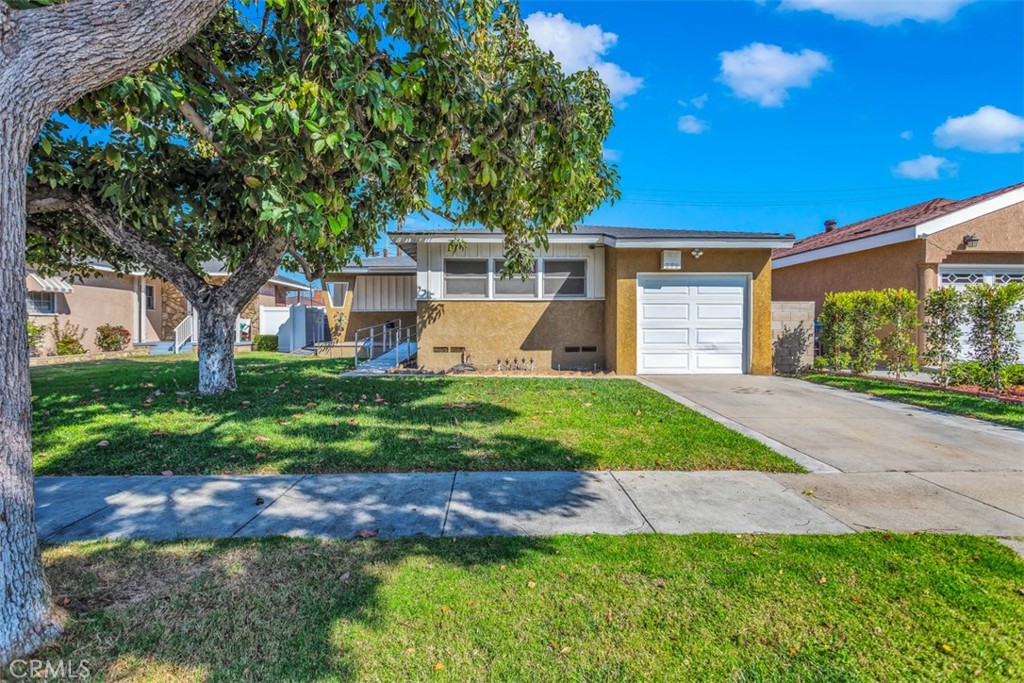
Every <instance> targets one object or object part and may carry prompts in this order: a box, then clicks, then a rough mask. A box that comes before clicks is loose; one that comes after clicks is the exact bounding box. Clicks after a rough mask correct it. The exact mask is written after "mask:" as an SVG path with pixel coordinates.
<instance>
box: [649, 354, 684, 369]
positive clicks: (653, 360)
mask: <svg viewBox="0 0 1024 683" xmlns="http://www.w3.org/2000/svg"><path fill="white" fill-rule="evenodd" d="M644 360H645V362H644V365H645V366H646V367H647V369H648V370H675V371H678V372H686V371H687V370H689V368H690V354H689V353H688V352H687V353H648V354H646V356H645V358H644Z"/></svg>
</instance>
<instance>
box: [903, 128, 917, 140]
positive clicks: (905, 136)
mask: <svg viewBox="0 0 1024 683" xmlns="http://www.w3.org/2000/svg"><path fill="white" fill-rule="evenodd" d="M912 137H914V131H912V130H905V131H903V132H902V133H900V140H909V139H910V138H912Z"/></svg>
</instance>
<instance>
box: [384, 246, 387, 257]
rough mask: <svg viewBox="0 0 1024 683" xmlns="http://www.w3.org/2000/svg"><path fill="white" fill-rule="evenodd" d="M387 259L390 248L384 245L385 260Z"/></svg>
mask: <svg viewBox="0 0 1024 683" xmlns="http://www.w3.org/2000/svg"><path fill="white" fill-rule="evenodd" d="M387 257H388V247H387V245H384V258H387Z"/></svg>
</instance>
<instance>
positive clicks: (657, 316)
mask: <svg viewBox="0 0 1024 683" xmlns="http://www.w3.org/2000/svg"><path fill="white" fill-rule="evenodd" d="M689 318H690V307H689V305H687V304H644V320H689Z"/></svg>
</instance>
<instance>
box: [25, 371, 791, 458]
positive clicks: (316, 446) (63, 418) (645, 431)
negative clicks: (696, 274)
mask: <svg viewBox="0 0 1024 683" xmlns="http://www.w3.org/2000/svg"><path fill="white" fill-rule="evenodd" d="M349 367H350V361H347V360H339V359H316V358H309V357H307V358H295V357H288V356H284V355H277V354H259V353H250V354H244V355H241V356H239V358H238V384H239V390H238V391H237V392H236V393H234V394H231V395H226V396H220V397H201V396H198V395H196V394H195V393H194V391H193V389H194V387H195V384H196V372H197V370H196V362H195V361H194V360H191V359H187V358H178V359H172V360H164V359H159V358H157V359H153V358H147V359H144V360H135V359H133V360H123V361H107V362H103V363H92V364H83V365H77V366H55V367H46V368H36V369H34V370H33V373H32V379H33V393H34V398H33V407H34V414H33V439H34V449H35V471H36V474H40V475H70V474H80V475H87V474H158V473H160V472H162V471H164V470H170V471H172V472H174V473H175V474H218V473H268V474H269V473H278V472H282V473H314V472H401V471H447V470H573V469H598V468H618V469H650V470H653V469H669V470H702V469H750V470H765V471H780V472H794V471H802V469H801V468H800V467H799V466H798V465H797V464H796V463H794V462H792V461H791V460H789V459H787V458H784V457H783V456H781V455H779V454H777V453H775V452H774V451H772V450H771V449H769V448H768V447H766V446H764V445H762V444H761V443H759V442H757V441H754V440H752V439H749V438H747V437H745V436H742V435H740V434H737V433H736V432H733V431H731V430H729V429H727V428H725V427H722V426H721V425H719V424H718V423H716V422H714V421H712V420H709V419H708V418H705V417H703V416H702V415H699V414H697V413H695V412H693V411H691V410H689V409H688V408H685V407H684V406H681V405H679V404H678V403H676V402H674V401H672V400H671V399H668V398H666V397H664V396H662V395H661V394H659V393H657V392H655V391H652V390H650V389H648V388H647V387H645V386H643V385H641V384H639V383H637V382H635V381H632V380H604V379H591V380H586V379H555V378H547V379H545V378H532V379H531V378H490V379H487V378H472V377H369V378H364V377H359V378H348V377H346V378H341V377H339V376H338V375H339V373H340V372H341V371H343V370H345V369H347V368H349ZM104 442H106V445H105V446H103V445H101V444H103V443H104Z"/></svg>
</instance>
